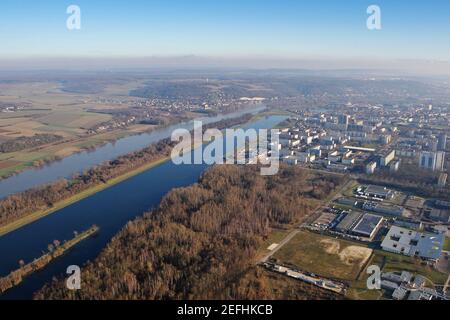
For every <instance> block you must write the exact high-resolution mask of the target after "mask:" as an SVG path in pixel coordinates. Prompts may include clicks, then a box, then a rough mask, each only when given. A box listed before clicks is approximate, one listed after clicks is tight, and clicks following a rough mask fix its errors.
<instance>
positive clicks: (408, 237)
mask: <svg viewBox="0 0 450 320" xmlns="http://www.w3.org/2000/svg"><path fill="white" fill-rule="evenodd" d="M444 240H445V236H444V235H443V234H431V233H421V232H416V231H413V230H408V229H405V228H401V227H397V226H392V227H391V229H390V230H389V233H388V234H387V236H386V238H385V239H384V241H383V243H382V244H381V247H382V248H383V250H385V251H388V252H393V253H397V254H402V255H406V256H411V257H420V258H422V259H425V260H429V261H433V262H437V261H438V260H439V258H440V257H441V253H442V247H443V245H444Z"/></svg>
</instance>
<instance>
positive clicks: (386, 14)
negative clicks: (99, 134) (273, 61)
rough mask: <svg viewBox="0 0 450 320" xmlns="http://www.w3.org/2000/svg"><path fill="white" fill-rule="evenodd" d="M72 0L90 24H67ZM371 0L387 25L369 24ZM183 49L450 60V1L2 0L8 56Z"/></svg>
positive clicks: (2, 36)
mask: <svg viewBox="0 0 450 320" xmlns="http://www.w3.org/2000/svg"><path fill="white" fill-rule="evenodd" d="M71 4H76V5H78V6H79V7H80V8H81V14H82V16H81V22H82V25H81V30H77V31H69V30H68V29H67V28H66V19H67V17H68V15H67V13H66V9H67V7H68V6H69V5H71ZM371 4H377V5H379V6H380V7H381V13H382V30H379V31H369V30H368V29H367V27H366V20H367V17H368V15H367V13H366V10H367V7H368V6H369V5H371ZM182 55H197V56H210V57H234V58H236V57H247V58H248V57H253V56H258V57H271V58H273V57H277V58H287V59H299V58H302V59H318V58H319V59H328V58H332V59H341V58H345V59H353V58H355V59H356V58H357V59H371V58H378V59H391V60H392V59H421V60H445V61H450V1H449V0H428V1H425V0H421V1H418V0H408V1H406V0H373V1H366V0H342V1H338V0H127V1H125V0H71V1H65V0H1V1H0V59H1V58H3V59H5V58H20V57H26V58H29V57H34V58H36V57H55V56H59V57H74V56H77V57H92V56H95V57H147V56H182Z"/></svg>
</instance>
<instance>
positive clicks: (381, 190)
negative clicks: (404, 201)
mask: <svg viewBox="0 0 450 320" xmlns="http://www.w3.org/2000/svg"><path fill="white" fill-rule="evenodd" d="M363 192H364V194H365V195H367V196H369V197H373V198H379V199H387V200H390V199H392V198H393V197H394V192H393V191H392V190H390V189H387V188H385V187H380V186H374V185H369V186H367V187H366V188H365V189H364V191H363Z"/></svg>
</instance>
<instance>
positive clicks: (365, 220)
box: [352, 213, 383, 239]
mask: <svg viewBox="0 0 450 320" xmlns="http://www.w3.org/2000/svg"><path fill="white" fill-rule="evenodd" d="M382 223H383V218H382V217H380V216H377V215H374V214H370V213H366V214H365V215H364V216H363V217H362V218H361V220H360V221H359V222H358V223H357V224H356V226H355V227H354V228H353V230H352V232H353V233H354V234H356V235H360V236H363V237H367V238H370V239H372V238H373V237H374V236H375V234H376V233H377V232H378V230H379V228H380V226H381V224H382Z"/></svg>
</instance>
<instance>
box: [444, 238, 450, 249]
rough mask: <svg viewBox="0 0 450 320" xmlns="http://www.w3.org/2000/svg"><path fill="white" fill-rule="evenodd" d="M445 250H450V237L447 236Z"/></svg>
mask: <svg viewBox="0 0 450 320" xmlns="http://www.w3.org/2000/svg"><path fill="white" fill-rule="evenodd" d="M444 251H449V252H450V238H445V243H444Z"/></svg>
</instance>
